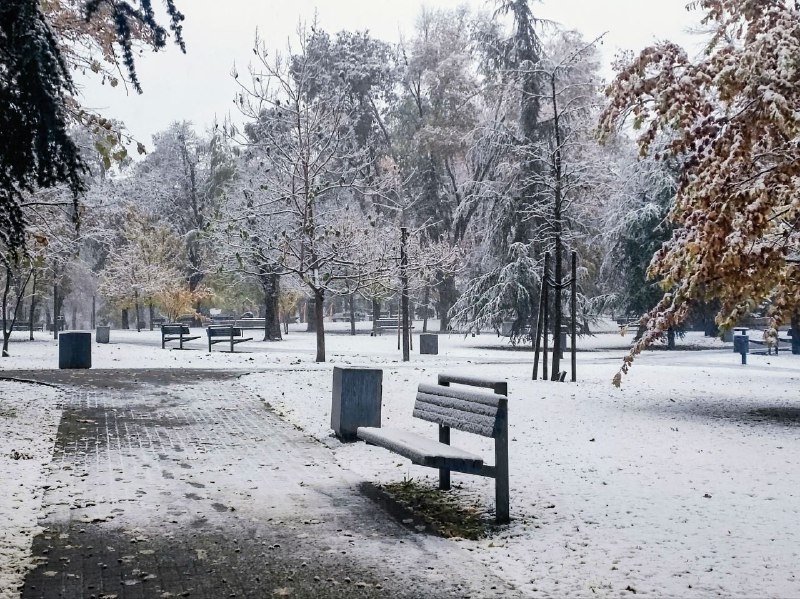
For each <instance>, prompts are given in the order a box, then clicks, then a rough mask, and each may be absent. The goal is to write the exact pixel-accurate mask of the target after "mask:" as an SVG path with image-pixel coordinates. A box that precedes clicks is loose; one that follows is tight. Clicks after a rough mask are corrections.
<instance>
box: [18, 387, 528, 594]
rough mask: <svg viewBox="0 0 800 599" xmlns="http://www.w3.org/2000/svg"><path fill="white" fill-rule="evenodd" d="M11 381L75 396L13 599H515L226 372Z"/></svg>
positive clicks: (68, 402)
mask: <svg viewBox="0 0 800 599" xmlns="http://www.w3.org/2000/svg"><path fill="white" fill-rule="evenodd" d="M12 374H13V373H12ZM17 374H18V375H19V376H21V377H24V378H33V377H35V376H36V377H38V378H39V379H46V378H47V377H48V376H49V377H50V382H58V383H61V384H68V385H71V386H70V387H68V389H70V391H69V392H68V393H67V400H66V403H65V405H64V415H63V417H62V421H61V424H60V426H59V431H58V438H57V443H56V447H55V450H54V452H55V453H54V460H53V463H52V465H51V473H50V475H49V478H48V484H49V488H48V490H47V492H46V494H45V502H44V503H45V511H46V516H45V519H44V521H43V522H42V526H44V527H45V530H44V532H43V533H42V534H41V535H39V536H38V537H37V538H36V540H35V541H34V547H33V551H34V555H35V557H36V559H37V560H38V566H37V567H36V568H35V569H34V570H33V571H32V572H31V573H30V574H29V575H28V577H27V579H26V583H25V587H24V590H23V593H22V596H23V597H24V598H48V599H49V598H51V597H53V598H54V597H68V598H73V597H74V598H92V597H93V598H103V597H105V598H106V599H111V598H118V599H128V598H149V597H154V598H168V597H181V596H184V597H202V598H208V599H218V598H221V597H280V596H287V597H342V596H347V597H467V596H472V597H490V596H503V597H507V596H513V595H514V591H513V590H512V589H509V588H508V587H506V586H505V585H504V584H503V583H502V582H501V581H500V580H499V579H496V578H495V577H494V576H493V575H491V574H490V573H489V572H488V571H487V570H486V569H485V568H484V567H483V566H482V565H480V564H478V563H477V562H476V561H474V560H472V559H471V558H470V557H469V553H468V552H466V551H462V550H461V549H460V548H459V546H458V544H457V543H453V542H449V541H445V540H442V539H436V538H432V537H427V536H425V535H420V534H414V533H412V532H409V531H408V530H407V529H405V528H403V527H401V526H398V525H397V524H396V523H394V522H393V521H392V520H391V519H388V518H387V516H386V514H385V513H384V512H383V511H382V510H380V509H378V508H377V507H376V506H375V505H374V504H373V503H371V502H370V501H369V500H367V499H365V498H364V497H363V496H361V495H360V494H359V493H358V491H357V490H356V489H357V486H358V484H359V482H360V481H359V480H357V479H356V478H355V477H354V476H353V475H352V474H351V473H349V472H347V471H344V470H342V469H341V468H339V467H338V466H336V465H335V463H334V462H333V459H332V457H331V455H330V453H329V451H328V450H327V449H326V448H324V447H322V446H321V445H319V444H318V443H316V442H314V441H312V440H311V439H309V438H307V437H305V436H304V435H303V434H302V433H301V432H300V431H297V430H296V429H294V428H293V427H292V426H290V425H288V424H286V423H285V422H283V421H281V420H280V419H278V418H277V417H276V416H274V415H273V414H271V413H270V412H269V411H268V410H267V409H266V408H265V406H264V403H263V402H262V401H260V400H259V399H258V398H256V397H254V396H253V395H252V394H251V393H250V392H249V391H247V390H246V389H245V388H244V387H243V386H241V385H239V384H238V383H237V382H236V380H235V378H233V376H234V375H233V374H232V373H213V372H210V371H204V372H203V373H202V374H200V373H198V374H197V375H196V376H195V377H193V378H192V377H191V374H189V375H188V376H187V375H186V374H185V373H184V374H181V375H176V374H168V373H167V372H166V371H149V373H145V372H144V371H138V372H137V371H117V372H107V373H103V372H102V371H95V372H93V373H92V371H88V372H86V373H83V374H78V373H70V374H59V375H53V374H50V375H47V374H40V375H35V374H31V373H17ZM276 376H280V373H276ZM58 377H61V380H57V381H56V380H53V379H54V378H58ZM192 381H195V382H192Z"/></svg>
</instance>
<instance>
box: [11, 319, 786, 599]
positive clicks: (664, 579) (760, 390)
mask: <svg viewBox="0 0 800 599" xmlns="http://www.w3.org/2000/svg"><path fill="white" fill-rule="evenodd" d="M337 324H339V325H340V326H338V329H339V330H336V331H335V333H337V334H331V335H329V336H328V337H327V339H326V342H327V349H328V359H329V361H328V363H327V364H316V363H315V362H314V347H315V345H314V336H313V334H309V333H304V332H300V331H299V330H298V328H299V327H298V328H295V329H294V330H293V331H292V332H291V333H290V335H289V336H288V338H287V339H286V340H285V341H283V342H280V343H268V342H266V343H265V342H260V341H251V342H248V343H244V344H241V345H239V346H237V353H236V354H229V353H222V352H219V351H217V348H219V347H220V346H219V345H218V346H215V351H214V352H213V353H211V354H209V353H208V351H207V345H206V343H205V339H198V340H196V341H193V342H190V343H189V347H191V348H192V349H190V350H187V351H183V352H181V351H179V350H175V349H172V350H170V349H167V350H162V349H161V348H160V337H159V334H158V333H157V332H156V333H151V332H142V333H136V332H135V331H112V343H111V344H110V345H108V346H98V345H93V364H94V366H95V367H97V368H115V367H116V368H131V367H136V368H162V367H175V368H226V369H239V370H242V371H244V372H252V373H254V374H251V375H250V376H246V377H244V378H243V379H241V380H242V383H243V384H244V385H246V386H247V387H248V388H250V389H251V390H253V391H254V392H256V393H257V394H259V395H260V396H261V397H262V398H263V399H264V400H265V401H266V402H268V403H269V404H270V405H271V406H272V407H273V408H274V409H275V410H276V412H278V413H279V414H280V415H282V416H283V417H284V418H286V419H287V420H289V421H290V422H292V423H294V424H296V425H297V426H299V427H301V428H302V429H304V430H305V431H306V432H308V433H309V434H310V435H312V436H314V437H316V438H317V439H319V440H321V441H322V442H323V443H325V444H326V445H327V446H328V447H330V448H331V450H332V451H333V452H334V454H335V456H336V458H337V461H338V462H339V463H340V464H341V465H342V466H344V467H346V468H348V469H350V470H352V471H354V472H356V473H357V474H358V475H360V476H361V477H363V478H364V479H367V480H372V481H377V482H398V481H402V480H403V479H405V478H414V479H423V480H428V481H431V482H433V481H435V477H436V471H434V470H431V469H427V468H422V467H418V466H414V465H411V464H410V463H409V462H408V460H405V459H403V458H401V457H399V456H397V455H394V454H392V453H390V452H388V451H386V450H384V449H381V448H378V447H371V446H366V445H365V444H363V443H347V444H342V443H340V442H338V441H337V440H336V439H335V438H333V437H332V436H331V431H330V408H331V392H332V390H331V387H332V367H333V366H334V365H337V366H348V365H352V366H366V367H373V368H381V369H383V372H384V374H383V408H382V410H383V414H382V416H383V418H382V421H383V426H394V427H399V428H402V429H405V430H412V431H415V432H419V433H421V434H425V435H429V436H430V437H431V438H436V427H435V425H433V424H431V423H427V422H423V421H419V420H415V419H413V418H412V417H411V412H412V408H413V402H414V395H415V391H416V387H417V385H418V384H419V383H420V382H435V380H436V374H437V373H439V372H443V371H448V372H456V373H461V374H468V375H472V376H478V377H486V378H500V379H505V380H508V382H509V416H510V472H511V492H512V495H511V513H512V518H513V522H512V523H511V525H510V526H508V527H503V528H501V529H499V530H498V531H496V533H495V534H494V535H493V536H492V537H491V538H488V539H483V540H480V541H457V543H458V545H459V546H460V547H462V548H465V549H467V550H469V551H471V552H472V553H473V554H474V555H475V556H476V557H477V558H478V559H480V560H481V561H483V562H484V563H486V564H487V565H489V566H490V567H491V568H492V570H493V571H494V572H495V573H496V574H498V575H499V576H501V577H503V578H505V579H507V580H509V581H510V582H512V583H514V584H516V585H519V587H520V588H521V589H522V590H523V591H524V592H525V593H526V594H529V595H531V596H538V595H542V596H546V595H557V596H572V595H578V596H590V595H592V596H594V595H602V596H626V595H627V596H630V595H632V594H633V593H634V591H635V592H636V593H637V594H640V595H650V596H681V597H683V596H695V597H705V596H709V595H712V594H714V595H723V596H740V597H746V596H798V595H800V581H798V579H797V574H796V564H797V561H798V553H800V529H798V527H797V526H796V523H797V521H798V517H800V513H799V512H800V498H798V491H797V489H800V469H798V468H797V467H796V461H797V455H798V454H800V438H798V435H797V432H798V427H800V398H798V393H797V390H798V388H800V385H799V384H798V383H800V357H798V356H792V355H791V354H788V353H781V354H780V355H779V356H777V357H776V356H761V355H751V356H750V357H749V359H748V362H749V363H748V365H747V366H742V365H741V364H740V363H739V361H740V360H739V356H738V355H736V354H734V353H732V351H731V344H723V343H722V342H720V341H719V340H716V339H709V338H704V337H703V336H702V334H696V333H689V334H688V335H687V336H686V337H685V338H684V339H679V340H678V346H679V348H680V347H684V348H692V349H699V348H702V349H704V351H675V352H668V351H652V352H646V353H645V354H644V355H643V356H641V357H639V358H637V363H636V366H635V367H634V368H633V370H632V371H631V374H630V375H629V376H627V377H625V380H624V381H623V387H622V389H619V390H618V389H614V388H613V387H612V386H611V383H610V381H611V377H612V376H613V374H614V373H615V372H616V370H617V369H618V367H619V365H620V363H621V362H620V361H621V358H622V356H623V355H624V353H625V350H626V348H627V347H628V345H629V344H630V341H631V339H632V335H631V332H630V331H629V332H628V334H626V335H625V336H621V335H620V334H619V332H618V331H617V329H616V327H614V326H610V327H606V330H607V332H605V333H602V334H598V335H597V336H595V337H590V338H586V339H581V340H579V348H580V349H581V350H582V351H580V352H579V353H578V382H577V383H574V384H573V383H569V382H568V383H562V384H559V383H552V382H545V381H531V380H530V377H531V363H532V353H531V352H530V351H519V350H517V351H509V349H510V348H509V347H508V344H507V341H506V340H505V339H500V338H497V337H496V336H495V335H493V334H484V335H480V336H478V337H474V338H472V337H468V338H464V337H462V336H458V335H443V336H440V339H439V346H440V355H438V356H420V355H419V353H418V351H415V352H413V354H412V360H411V362H409V363H403V362H402V361H401V360H400V353H399V352H398V350H397V339H396V336H394V335H385V336H383V337H369V336H368V335H363V334H362V335H359V336H357V337H350V336H348V335H345V334H341V333H342V332H343V331H344V329H345V328H346V323H337ZM198 333H202V331H199V330H198ZM253 336H254V337H256V338H258V332H257V331H254V332H253ZM417 342H418V339H416V336H415V340H414V343H415V348H416V347H417ZM220 345H221V344H220ZM11 349H12V358H9V359H6V360H3V361H2V362H1V363H0V367H1V368H31V367H33V368H37V367H40V368H53V367H55V365H56V363H57V347H56V345H55V344H54V342H52V341H47V340H41V341H36V342H33V343H29V342H17V343H12V348H11ZM238 352H241V353H238ZM562 368H566V369H567V370H568V369H569V358H568V356H567V360H566V361H565V362H563V363H562ZM0 388H2V387H0ZM452 443H453V445H455V446H457V447H461V448H463V449H465V450H467V451H470V452H475V453H480V454H481V455H483V456H485V458H486V460H487V461H488V462H491V461H492V459H493V444H492V441H491V440H490V439H485V438H482V437H476V436H474V435H468V434H465V433H460V432H458V431H453V435H452ZM453 481H454V486H456V487H460V489H458V490H457V492H458V493H462V494H464V495H466V496H467V499H473V498H477V499H479V500H480V502H481V503H482V505H484V506H485V508H486V510H487V511H490V510H492V509H493V508H494V486H493V481H492V480H491V479H482V478H479V477H473V476H466V475H460V474H454V475H453ZM454 542H456V541H454Z"/></svg>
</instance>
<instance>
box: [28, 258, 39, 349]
mask: <svg viewBox="0 0 800 599" xmlns="http://www.w3.org/2000/svg"><path fill="white" fill-rule="evenodd" d="M36 278H37V277H36V270H34V271H33V290H32V291H31V311H30V312H29V314H28V323H29V325H28V335H29V338H30V340H31V341H33V320H34V318H36Z"/></svg>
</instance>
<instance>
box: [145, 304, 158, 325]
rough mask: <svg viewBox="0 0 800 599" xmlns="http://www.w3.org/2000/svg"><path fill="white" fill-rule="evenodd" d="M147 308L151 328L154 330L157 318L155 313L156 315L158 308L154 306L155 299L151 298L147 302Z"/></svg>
mask: <svg viewBox="0 0 800 599" xmlns="http://www.w3.org/2000/svg"><path fill="white" fill-rule="evenodd" d="M147 308H148V316H149V318H150V330H151V331H152V330H153V318H155V315H156V310H155V308H154V307H153V300H150V301H149V302H148V303H147Z"/></svg>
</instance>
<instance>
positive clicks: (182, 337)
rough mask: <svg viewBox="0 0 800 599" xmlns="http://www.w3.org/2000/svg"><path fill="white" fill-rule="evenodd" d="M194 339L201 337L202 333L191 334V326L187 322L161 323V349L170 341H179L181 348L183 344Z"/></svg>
mask: <svg viewBox="0 0 800 599" xmlns="http://www.w3.org/2000/svg"><path fill="white" fill-rule="evenodd" d="M193 339H200V335H193V336H189V327H187V326H186V325H185V324H162V325H161V349H164V344H165V343H169V342H170V341H178V342H179V347H180V349H183V344H184V343H186V342H187V341H192V340H193Z"/></svg>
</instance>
